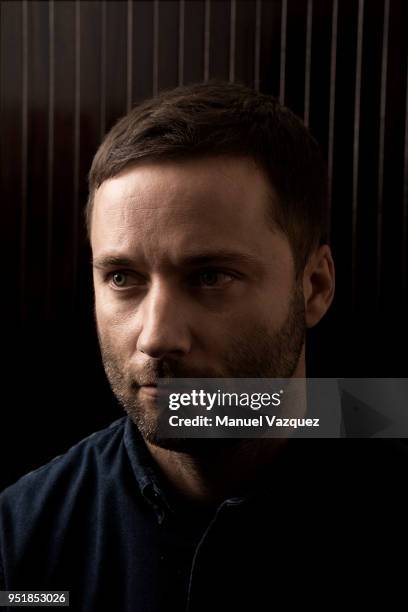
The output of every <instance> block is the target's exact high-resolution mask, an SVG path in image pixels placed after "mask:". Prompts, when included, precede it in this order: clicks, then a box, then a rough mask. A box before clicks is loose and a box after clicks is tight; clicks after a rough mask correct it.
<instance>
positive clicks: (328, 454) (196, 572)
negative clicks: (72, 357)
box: [0, 417, 408, 612]
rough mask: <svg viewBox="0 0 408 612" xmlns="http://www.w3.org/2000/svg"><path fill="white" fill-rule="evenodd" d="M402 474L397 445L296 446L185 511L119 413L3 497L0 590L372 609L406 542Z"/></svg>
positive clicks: (154, 607) (122, 609)
mask: <svg viewBox="0 0 408 612" xmlns="http://www.w3.org/2000/svg"><path fill="white" fill-rule="evenodd" d="M362 448H364V452H362ZM374 449H375V450H374ZM406 468H407V454H406V449H405V447H404V446H403V445H399V444H398V443H394V442H392V441H391V442H390V441H389V442H387V441H385V440H376V441H371V440H364V441H362V440H292V441H290V442H289V443H288V444H287V448H286V450H285V451H284V452H283V453H281V455H280V456H279V458H278V459H277V461H276V464H275V465H274V467H273V469H271V471H270V473H268V475H267V476H265V477H264V478H263V480H262V484H261V485H260V486H258V488H257V489H255V490H254V491H252V492H251V494H250V495H247V496H245V497H241V498H231V499H227V500H225V501H224V502H223V503H222V504H220V506H219V507H217V508H214V509H213V510H209V509H207V510H204V509H202V510H200V509H197V507H193V506H187V505H185V506H184V505H182V506H180V505H178V506H175V505H174V502H173V503H172V502H170V501H169V496H168V494H166V490H165V488H164V486H163V483H162V482H161V480H160V476H159V474H157V472H156V469H155V467H154V464H153V462H152V460H151V458H150V454H149V452H148V450H147V448H146V446H145V444H144V442H143V440H142V438H141V436H140V434H139V432H138V431H137V429H136V427H135V425H134V424H133V423H132V421H131V420H130V419H129V417H123V418H121V419H119V420H117V421H115V422H114V423H112V424H111V425H110V426H109V427H108V428H106V429H104V430H102V431H99V432H96V433H94V434H92V435H91V436H89V437H88V438H86V439H84V440H82V441H81V442H79V443H78V444H76V445H75V446H73V447H72V448H71V449H70V450H69V451H68V452H67V453H65V454H64V455H61V456H58V457H55V458H54V459H53V460H52V461H50V462H49V463H48V464H47V465H45V466H43V467H41V468H39V469H37V470H35V471H33V472H30V473H29V474H27V475H25V476H24V477H22V478H20V480H18V481H17V482H16V483H15V484H14V485H12V486H11V487H8V488H7V489H6V490H5V491H4V492H3V493H2V494H1V496H0V590H25V591H27V590H64V591H70V609H71V610H78V611H81V612H94V611H95V612H101V611H104V610H109V611H111V612H158V611H164V610H166V611H170V612H171V611H173V610H174V611H177V612H184V611H188V612H202V611H204V610H205V611H206V612H214V611H216V610H234V611H235V610H275V609H279V608H280V607H281V605H282V602H284V604H285V606H291V605H296V606H297V605H302V607H304V606H306V605H309V604H313V605H315V606H316V605H317V604H318V603H320V604H324V605H325V606H326V609H327V608H331V606H332V603H333V601H332V598H333V593H334V594H335V598H336V602H337V603H340V602H341V600H342V598H343V597H344V602H345V603H347V602H349V599H348V598H349V597H351V593H353V602H355V603H356V602H357V601H361V604H362V605H363V604H365V605H366V604H367V603H368V601H369V598H370V597H371V596H372V595H373V591H372V585H373V584H375V585H376V593H377V595H376V597H375V598H377V597H378V590H379V589H380V590H381V589H384V590H385V591H386V592H387V593H388V597H389V590H388V583H387V581H386V578H385V576H386V573H387V571H389V570H390V568H391V567H392V559H393V558H394V556H393V555H394V552H393V545H394V544H395V541H396V538H398V544H399V545H400V546H403V545H404V544H403V542H405V541H406V533H407V528H406V525H405V522H406V517H407V516H408V514H407V501H406V496H405V489H406V473H407V470H406ZM401 569H402V568H401ZM405 571H406V570H405V569H404V574H405ZM392 574H393V581H394V586H393V589H394V590H393V593H395V592H396V585H395V581H397V584H398V578H397V573H396V571H395V570H394V569H393V570H392ZM365 576H367V578H366V577H365ZM365 580H367V581H368V582H367V583H365ZM370 585H371V586H370ZM327 590H328V591H329V592H331V593H332V595H331V599H327V597H328V596H327V595H326V594H325V593H326V592H327ZM13 609H15V608H13Z"/></svg>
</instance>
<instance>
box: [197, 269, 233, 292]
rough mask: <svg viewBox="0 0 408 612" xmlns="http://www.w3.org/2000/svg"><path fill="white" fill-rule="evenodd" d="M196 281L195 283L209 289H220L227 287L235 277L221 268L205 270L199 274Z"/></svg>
mask: <svg viewBox="0 0 408 612" xmlns="http://www.w3.org/2000/svg"><path fill="white" fill-rule="evenodd" d="M196 279H197V280H196V282H194V283H193V284H196V285H200V286H201V287H204V288H208V289H212V288H214V289H219V288H222V287H225V286H226V285H228V284H229V283H231V282H232V280H233V279H234V277H233V276H232V275H231V274H228V273H227V272H223V271H220V270H203V271H202V272H200V273H199V274H197V277H196Z"/></svg>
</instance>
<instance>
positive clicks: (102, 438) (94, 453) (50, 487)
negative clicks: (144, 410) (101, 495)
mask: <svg viewBox="0 0 408 612" xmlns="http://www.w3.org/2000/svg"><path fill="white" fill-rule="evenodd" d="M125 422H126V417H122V418H121V419H118V420H117V421H114V422H113V423H111V425H109V426H108V427H106V428H105V429H102V430H100V431H96V432H94V433H92V434H91V435H90V436H87V437H86V438H84V439H82V440H81V441H80V442H78V443H77V444H75V445H74V446H72V447H71V448H70V449H69V450H68V451H67V452H66V453H64V454H62V455H58V456H56V457H54V458H53V459H51V461H49V462H48V463H46V464H45V465H43V466H41V467H39V468H37V469H35V470H33V471H31V472H29V473H28V474H25V475H24V476H22V477H21V478H19V480H17V481H16V482H15V483H14V484H12V485H10V486H9V487H7V488H6V489H4V491H2V493H1V494H0V513H1V515H2V516H3V515H4V512H7V510H8V509H13V510H14V511H17V510H19V509H22V508H27V507H29V508H30V511H31V512H30V514H32V513H33V512H35V509H36V506H38V508H39V507H40V506H42V505H43V502H44V501H45V500H47V501H48V502H51V503H52V500H53V499H57V498H58V499H61V496H62V495H63V496H64V498H65V499H66V500H67V501H68V499H69V497H72V496H76V495H78V494H79V493H80V490H81V488H83V487H84V486H87V485H88V484H89V483H90V482H93V483H94V485H96V483H97V481H98V479H99V478H100V477H101V476H102V475H103V476H104V477H106V476H107V475H109V470H110V469H113V468H114V459H115V457H117V455H118V451H120V447H121V445H123V432H124V426H125Z"/></svg>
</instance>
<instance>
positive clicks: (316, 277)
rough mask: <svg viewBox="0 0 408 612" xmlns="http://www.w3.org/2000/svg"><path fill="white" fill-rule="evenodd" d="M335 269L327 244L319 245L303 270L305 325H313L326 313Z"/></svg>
mask: <svg viewBox="0 0 408 612" xmlns="http://www.w3.org/2000/svg"><path fill="white" fill-rule="evenodd" d="M334 287H335V271H334V262H333V258H332V254H331V250H330V247H329V245H328V244H324V245H322V246H320V247H319V248H318V249H317V250H316V251H315V252H314V253H313V255H311V257H310V258H309V260H308V262H307V264H306V267H305V270H304V272H303V295H304V299H305V318H306V325H307V327H313V326H314V325H316V323H318V322H319V321H320V319H321V318H322V317H323V316H324V315H325V314H326V312H327V310H328V309H329V307H330V304H331V303H332V301H333V296H334Z"/></svg>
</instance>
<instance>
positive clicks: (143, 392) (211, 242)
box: [91, 158, 306, 443]
mask: <svg viewBox="0 0 408 612" xmlns="http://www.w3.org/2000/svg"><path fill="white" fill-rule="evenodd" d="M271 197H272V198H273V196H271V192H270V188H269V184H268V181H267V179H266V178H265V177H264V175H263V173H262V172H261V171H260V170H259V169H258V168H257V167H256V165H255V163H254V162H253V161H252V160H248V159H243V158H242V159H241V158H240V159H234V158H213V159H200V160H195V161H188V162H186V161H183V162H166V163H150V164H143V165H139V166H135V167H133V168H130V169H128V170H126V171H125V172H123V173H122V174H120V175H119V176H117V177H115V178H112V179H109V180H107V181H105V182H104V183H103V184H102V185H101V187H100V188H99V189H98V190H97V192H96V194H95V201H94V212H93V219H92V232H91V242H92V251H93V261H94V286H95V314H96V322H97V328H98V335H99V341H100V346H101V351H102V357H103V362H104V366H105V370H106V373H107V376H108V379H109V381H110V384H111V386H112V389H113V391H114V393H115V395H116V396H117V398H118V399H119V401H120V402H121V403H122V405H123V406H124V408H125V410H126V411H127V412H128V413H129V414H130V416H131V417H132V419H133V420H134V422H135V423H136V425H137V426H138V427H139V429H140V431H141V432H142V435H143V436H144V437H145V439H147V440H148V441H149V442H152V443H159V442H158V440H157V438H156V419H157V413H156V411H155V409H156V404H155V401H154V390H153V391H152V388H151V387H149V386H148V385H151V384H154V383H156V382H157V379H158V377H163V376H164V377H181V378H224V377H228V378H243V377H245V378H257V377H265V378H267V377H277V378H286V377H291V376H293V375H295V376H302V375H304V373H303V371H302V367H303V360H304V353H303V344H304V336H305V329H306V324H305V315H304V299H303V291H302V286H301V283H299V284H297V285H296V284H295V273H294V261H293V257H292V253H291V249H290V245H289V242H288V240H287V238H286V237H285V236H284V234H282V233H281V232H279V231H278V230H273V229H272V228H271V226H270V223H268V222H267V217H266V215H267V210H268V206H270V205H271Z"/></svg>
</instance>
